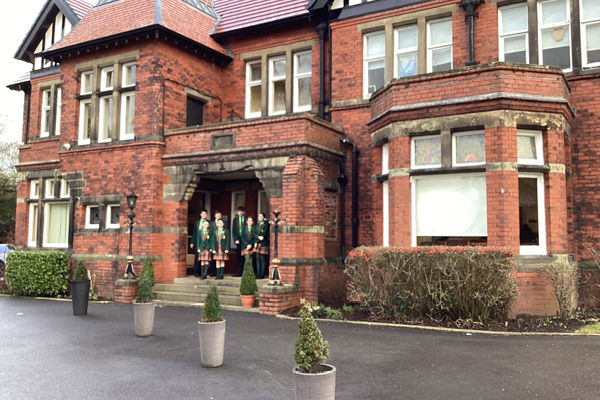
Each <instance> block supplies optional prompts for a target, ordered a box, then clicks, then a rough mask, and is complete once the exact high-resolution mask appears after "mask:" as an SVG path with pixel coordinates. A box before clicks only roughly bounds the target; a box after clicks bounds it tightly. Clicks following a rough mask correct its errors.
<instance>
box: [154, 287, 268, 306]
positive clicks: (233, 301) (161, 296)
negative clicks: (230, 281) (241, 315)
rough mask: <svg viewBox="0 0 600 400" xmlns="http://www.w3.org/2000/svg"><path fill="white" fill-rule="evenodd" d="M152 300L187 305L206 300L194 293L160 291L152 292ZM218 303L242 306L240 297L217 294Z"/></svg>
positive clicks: (257, 303)
mask: <svg viewBox="0 0 600 400" xmlns="http://www.w3.org/2000/svg"><path fill="white" fill-rule="evenodd" d="M154 298H155V299H156V300H169V301H184V302H189V303H203V302H204V299H205V298H206V295H205V294H196V293H181V292H164V291H160V290H156V288H155V290H154ZM219 301H220V302H221V305H230V306H240V307H241V305H242V299H241V298H240V295H239V294H237V295H227V294H225V295H221V294H219ZM255 305H256V307H258V305H259V300H258V299H256V301H255Z"/></svg>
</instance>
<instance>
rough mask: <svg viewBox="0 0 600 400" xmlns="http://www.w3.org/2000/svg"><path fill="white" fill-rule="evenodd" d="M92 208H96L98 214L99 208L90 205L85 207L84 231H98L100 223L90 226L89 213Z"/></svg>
mask: <svg viewBox="0 0 600 400" xmlns="http://www.w3.org/2000/svg"><path fill="white" fill-rule="evenodd" d="M92 208H97V209H98V212H100V206H99V205H91V206H86V207H85V229H98V228H100V223H97V224H90V212H91V210H92ZM100 219H102V218H100Z"/></svg>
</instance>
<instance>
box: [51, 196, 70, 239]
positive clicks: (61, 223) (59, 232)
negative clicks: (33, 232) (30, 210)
mask: <svg viewBox="0 0 600 400" xmlns="http://www.w3.org/2000/svg"><path fill="white" fill-rule="evenodd" d="M68 233H69V204H68V203H67V204H49V205H48V226H46V243H50V244H67V241H68Z"/></svg>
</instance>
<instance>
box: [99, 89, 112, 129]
mask: <svg viewBox="0 0 600 400" xmlns="http://www.w3.org/2000/svg"><path fill="white" fill-rule="evenodd" d="M112 106H113V98H112V97H105V98H103V99H102V115H101V116H100V118H101V119H102V120H101V124H102V130H101V132H100V139H108V138H109V137H111V134H112V130H111V122H112Z"/></svg>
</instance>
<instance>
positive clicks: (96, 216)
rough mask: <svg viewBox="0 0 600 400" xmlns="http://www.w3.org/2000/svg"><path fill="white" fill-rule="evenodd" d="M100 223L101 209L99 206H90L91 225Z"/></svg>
mask: <svg viewBox="0 0 600 400" xmlns="http://www.w3.org/2000/svg"><path fill="white" fill-rule="evenodd" d="M99 223H100V209H99V208H98V207H90V215H89V219H88V224H89V225H98V224H99Z"/></svg>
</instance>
